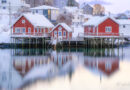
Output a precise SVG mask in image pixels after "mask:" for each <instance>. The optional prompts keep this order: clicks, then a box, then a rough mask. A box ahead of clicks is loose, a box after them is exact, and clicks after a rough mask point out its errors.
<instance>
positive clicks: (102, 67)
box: [98, 60, 119, 75]
mask: <svg viewBox="0 0 130 90" xmlns="http://www.w3.org/2000/svg"><path fill="white" fill-rule="evenodd" d="M118 68H119V60H113V61H111V69H110V70H107V69H106V68H105V61H104V62H99V64H98V69H100V70H101V71H102V72H104V73H105V74H107V75H111V74H112V73H113V72H115V71H116V70H117V69H118Z"/></svg>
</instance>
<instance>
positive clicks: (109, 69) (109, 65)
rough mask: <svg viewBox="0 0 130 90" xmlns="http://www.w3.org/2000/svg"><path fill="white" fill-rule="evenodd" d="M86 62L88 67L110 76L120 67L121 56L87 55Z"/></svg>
mask: <svg viewBox="0 0 130 90" xmlns="http://www.w3.org/2000/svg"><path fill="white" fill-rule="evenodd" d="M84 64H85V66H86V67H88V68H91V69H92V70H94V69H96V70H98V72H102V73H103V74H105V75H107V76H110V75H112V74H113V73H114V72H116V71H117V70H118V69H119V58H117V57H113V58H103V57H102V58H97V60H95V58H88V57H85V61H84Z"/></svg>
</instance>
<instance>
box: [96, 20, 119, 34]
mask: <svg viewBox="0 0 130 90" xmlns="http://www.w3.org/2000/svg"><path fill="white" fill-rule="evenodd" d="M107 26H111V27H112V32H111V33H106V32H105V27H107ZM98 33H106V34H104V35H105V36H111V35H114V36H118V35H119V24H117V23H116V22H115V21H113V20H112V19H110V18H108V19H106V20H105V21H104V22H102V23H101V24H100V25H98ZM112 33H114V34H112ZM100 35H101V34H99V36H100Z"/></svg>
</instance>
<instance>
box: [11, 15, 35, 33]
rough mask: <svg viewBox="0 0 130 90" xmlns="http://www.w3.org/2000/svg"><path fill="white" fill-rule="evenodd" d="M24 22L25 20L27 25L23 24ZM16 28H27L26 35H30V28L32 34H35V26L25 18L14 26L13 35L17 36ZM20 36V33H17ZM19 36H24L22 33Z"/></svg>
mask: <svg viewBox="0 0 130 90" xmlns="http://www.w3.org/2000/svg"><path fill="white" fill-rule="evenodd" d="M22 20H25V23H24V24H22ZM16 27H21V28H22V27H25V28H26V33H25V34H27V33H28V28H29V27H30V28H31V34H33V32H34V26H33V25H32V24H31V23H30V22H29V21H28V20H27V19H26V18H25V17H23V16H22V17H21V18H20V19H19V20H18V21H17V22H16V23H15V24H14V26H13V34H15V28H16ZM17 34H18V33H17ZM19 34H22V33H19Z"/></svg>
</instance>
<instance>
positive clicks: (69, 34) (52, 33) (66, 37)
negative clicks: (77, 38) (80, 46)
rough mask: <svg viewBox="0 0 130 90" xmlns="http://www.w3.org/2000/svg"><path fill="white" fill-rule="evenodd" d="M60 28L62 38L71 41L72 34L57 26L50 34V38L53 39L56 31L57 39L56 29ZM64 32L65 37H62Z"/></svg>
mask: <svg viewBox="0 0 130 90" xmlns="http://www.w3.org/2000/svg"><path fill="white" fill-rule="evenodd" d="M59 27H62V38H63V39H71V38H72V32H68V31H67V30H66V29H65V28H64V27H63V26H61V25H58V26H57V27H56V28H55V29H54V30H53V31H52V32H51V37H52V38H54V32H55V31H57V38H58V31H59V30H58V28H59ZM64 31H66V36H65V37H64V36H63V33H64ZM68 36H69V37H68Z"/></svg>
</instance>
